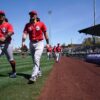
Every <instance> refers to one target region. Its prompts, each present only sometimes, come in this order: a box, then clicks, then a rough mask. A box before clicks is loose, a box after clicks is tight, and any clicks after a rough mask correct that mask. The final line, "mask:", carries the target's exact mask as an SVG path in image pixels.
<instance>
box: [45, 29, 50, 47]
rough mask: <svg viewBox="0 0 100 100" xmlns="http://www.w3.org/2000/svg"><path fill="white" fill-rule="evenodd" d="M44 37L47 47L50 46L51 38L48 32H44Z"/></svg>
mask: <svg viewBox="0 0 100 100" xmlns="http://www.w3.org/2000/svg"><path fill="white" fill-rule="evenodd" d="M44 37H45V40H46V43H47V45H49V37H48V33H47V32H46V31H45V32H44Z"/></svg>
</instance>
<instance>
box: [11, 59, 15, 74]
mask: <svg viewBox="0 0 100 100" xmlns="http://www.w3.org/2000/svg"><path fill="white" fill-rule="evenodd" d="M10 64H11V67H12V72H13V73H16V62H15V61H14V60H13V61H10Z"/></svg>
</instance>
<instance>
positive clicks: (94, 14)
mask: <svg viewBox="0 0 100 100" xmlns="http://www.w3.org/2000/svg"><path fill="white" fill-rule="evenodd" d="M95 17H96V0H93V21H94V22H93V26H94V29H93V33H94V34H95V32H96V31H95ZM92 39H93V51H94V49H95V36H93V35H92Z"/></svg>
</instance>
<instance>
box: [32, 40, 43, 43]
mask: <svg viewBox="0 0 100 100" xmlns="http://www.w3.org/2000/svg"><path fill="white" fill-rule="evenodd" d="M39 41H42V40H31V42H33V43H37V42H39Z"/></svg>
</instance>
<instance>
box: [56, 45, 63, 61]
mask: <svg viewBox="0 0 100 100" xmlns="http://www.w3.org/2000/svg"><path fill="white" fill-rule="evenodd" d="M61 51H62V48H61V46H60V43H58V44H57V47H56V62H59V59H60V56H61Z"/></svg>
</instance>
